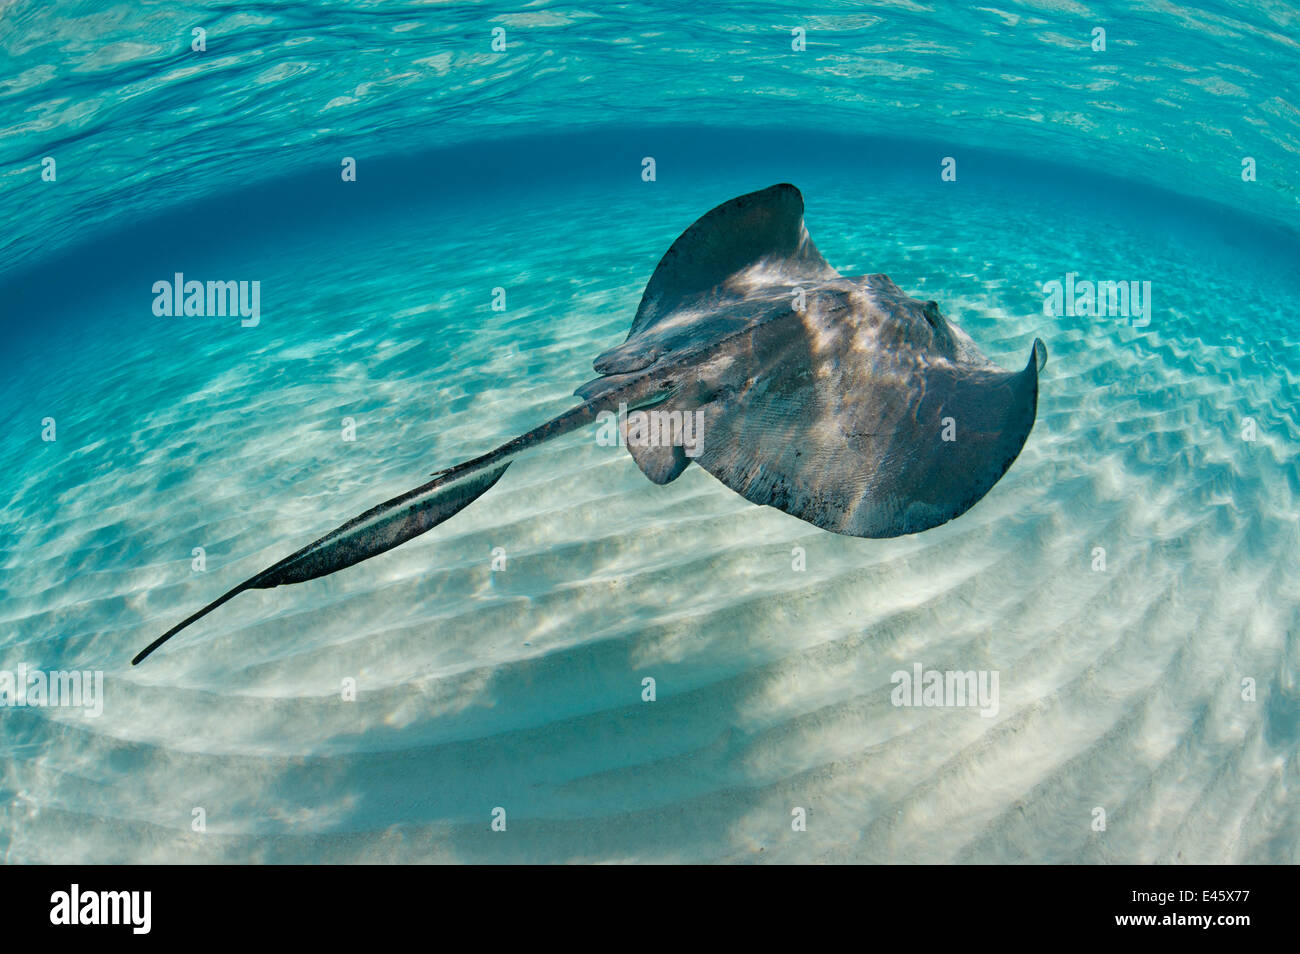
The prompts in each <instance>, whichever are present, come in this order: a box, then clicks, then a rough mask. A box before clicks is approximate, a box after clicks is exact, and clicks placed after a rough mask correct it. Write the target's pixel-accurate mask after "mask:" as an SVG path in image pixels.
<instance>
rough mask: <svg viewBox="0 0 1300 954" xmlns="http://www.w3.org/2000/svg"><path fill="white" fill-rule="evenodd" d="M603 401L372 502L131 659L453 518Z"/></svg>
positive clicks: (584, 421) (593, 413)
mask: <svg viewBox="0 0 1300 954" xmlns="http://www.w3.org/2000/svg"><path fill="white" fill-rule="evenodd" d="M602 406H603V404H597V403H594V402H590V401H588V402H584V403H583V404H581V405H579V406H578V407H575V408H573V409H572V410H569V411H566V412H564V413H563V414H561V415H560V416H559V417H556V418H553V419H551V420H550V421H547V422H546V423H545V424H543V425H542V426H541V427H537V428H534V429H533V430H531V431H529V432H528V433H526V434H522V435H520V436H519V437H516V438H515V439H514V440H512V441H510V442H508V443H506V444H502V445H501V446H500V447H498V448H497V449H496V450H494V451H492V452H491V453H488V454H484V455H483V456H482V457H476V458H474V459H473V460H467V461H465V462H464V463H463V464H457V465H456V466H455V467H452V468H449V469H447V470H443V471H439V472H438V473H436V474H434V475H433V476H434V479H433V480H431V481H429V482H428V483H427V484H423V485H421V486H419V487H416V488H415V489H414V490H410V491H407V492H406V493H404V494H402V495H401V496H400V497H394V498H393V499H392V500H387V501H385V502H384V503H381V504H380V505H379V506H377V507H372V508H371V509H369V510H367V511H366V512H365V513H363V514H361V515H360V516H357V517H353V518H352V519H351V520H349V521H348V522H347V523H345V524H343V525H342V526H341V527H339V528H337V529H335V530H331V531H330V532H329V533H327V534H325V536H323V537H321V538H320V539H319V540H316V541H314V542H313V543H309V544H307V546H305V547H303V548H302V549H301V550H299V551H297V552H296V553H293V554H290V555H289V556H287V557H285V558H284V559H283V560H281V561H280V562H279V563H276V564H275V565H274V566H270V567H267V568H266V569H265V570H263V571H262V572H261V573H259V574H257V575H256V576H254V577H252V578H251V579H247V580H245V581H244V582H243V583H240V584H239V585H238V586H236V587H235V588H234V589H233V590H230V591H229V592H227V593H224V594H222V595H221V596H219V597H217V598H216V599H215V600H213V601H212V602H211V603H209V604H208V605H207V606H205V607H203V609H201V610H199V611H198V612H197V613H195V614H194V615H193V616H190V617H188V618H187V619H185V620H183V621H182V622H180V623H177V624H176V625H175V626H173V627H172V628H171V629H169V630H167V632H165V633H163V634H162V635H161V636H159V637H158V638H157V639H155V640H154V641H153V642H152V643H150V644H149V645H148V646H146V647H145V648H144V649H142V650H140V652H138V653H137V654H136V656H135V658H134V659H132V660H131V665H133V666H135V665H139V663H140V662H141V661H143V660H144V659H146V658H147V657H148V656H149V654H150V653H152V652H153V651H154V650H155V649H157V648H158V647H159V646H161V645H162V644H163V643H165V642H167V640H169V639H171V638H172V637H173V636H175V635H176V634H177V633H179V632H180V631H181V630H183V629H184V628H185V627H186V626H189V625H190V624H191V623H193V622H194V621H196V620H198V619H201V618H203V617H204V616H207V615H208V614H209V613H211V612H212V611H213V610H214V609H216V608H217V607H218V606H220V605H221V604H222V603H225V602H226V601H227V600H229V599H231V598H232V597H235V596H238V595H239V594H240V593H242V592H244V590H265V589H270V588H271V587H273V586H281V585H283V584H286V583H301V582H303V581H304V580H314V579H316V578H317V577H319V576H325V575H327V574H329V573H333V572H335V571H336V570H342V569H343V568H344V567H349V566H352V565H353V564H354V563H360V562H361V561H362V560H368V559H369V558H370V557H372V556H377V555H378V554H380V553H384V552H386V551H388V550H391V549H393V547H395V546H398V545H400V544H402V543H405V542H406V541H407V540H410V539H411V538H412V537H418V536H419V535H420V534H422V533H425V532H426V531H428V530H432V529H433V528H434V527H436V526H437V525H438V524H440V523H442V522H443V521H444V520H446V519H448V518H449V517H452V516H454V515H455V514H457V513H459V512H460V511H461V510H464V509H465V508H466V507H468V506H469V505H470V504H471V503H473V502H474V501H475V500H477V499H478V498H479V497H481V496H482V495H483V494H484V493H486V492H487V491H488V490H489V489H490V488H491V487H492V485H493V484H495V483H496V482H497V481H498V480H499V479H500V478H501V475H502V474H504V473H505V472H506V468H507V467H509V466H510V463H511V461H512V460H513V459H514V458H515V457H516V456H517V455H518V454H520V453H522V452H523V451H526V450H528V449H529V448H532V447H536V446H537V445H538V444H542V443H544V442H546V441H548V440H551V439H552V438H555V437H559V436H560V435H562V434H567V433H569V432H570V431H573V430H576V429H577V428H579V427H582V426H583V425H584V424H588V423H590V422H591V421H593V420H595V419H596V415H597V414H598V413H599V410H600V408H601V407H602Z"/></svg>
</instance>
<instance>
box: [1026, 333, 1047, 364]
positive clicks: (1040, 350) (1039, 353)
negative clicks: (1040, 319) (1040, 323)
mask: <svg viewBox="0 0 1300 954" xmlns="http://www.w3.org/2000/svg"><path fill="white" fill-rule="evenodd" d="M1029 360H1030V361H1031V362H1032V363H1033V364H1035V365H1037V369H1036V370H1038V371H1042V370H1043V368H1044V367H1046V366H1047V345H1045V344H1043V339H1042V338H1035V339H1034V353H1033V354H1032V355H1030V357H1029Z"/></svg>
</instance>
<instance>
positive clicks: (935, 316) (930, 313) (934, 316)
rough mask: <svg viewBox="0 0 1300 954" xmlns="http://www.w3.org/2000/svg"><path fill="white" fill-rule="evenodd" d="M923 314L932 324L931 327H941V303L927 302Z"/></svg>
mask: <svg viewBox="0 0 1300 954" xmlns="http://www.w3.org/2000/svg"><path fill="white" fill-rule="evenodd" d="M921 314H923V315H925V320H926V321H928V322H929V323H930V327H932V328H937V327H939V322H940V321H941V320H942V316H941V315H940V314H939V303H938V302H937V301H927V302H926V303H925V305H924V307H922V308H921Z"/></svg>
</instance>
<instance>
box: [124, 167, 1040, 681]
mask: <svg viewBox="0 0 1300 954" xmlns="http://www.w3.org/2000/svg"><path fill="white" fill-rule="evenodd" d="M803 211H804V206H803V196H802V195H800V193H799V190H798V189H796V188H795V187H794V186H792V185H789V184H785V183H783V184H780V185H774V186H771V187H770V188H767V189H763V190H761V191H759V192H752V193H749V194H748V195H742V196H740V197H738V198H735V199H732V200H730V201H729V202H724V203H723V204H722V205H720V206H718V207H717V208H715V209H713V210H712V211H711V212H709V213H707V214H706V215H704V216H703V217H702V218H700V219H699V221H697V222H696V223H695V224H694V225H692V226H691V227H690V228H688V229H687V230H686V231H685V232H683V233H682V235H681V236H680V237H679V238H678V239H677V241H675V242H674V243H673V244H672V247H671V248H669V249H668V252H667V253H666V254H665V255H664V257H663V259H662V260H661V261H660V262H659V265H658V267H657V268H656V269H655V271H654V274H652V275H651V276H650V281H649V282H648V283H647V284H646V288H645V293H644V295H643V296H642V298H641V304H640V306H639V307H638V308H637V311H636V317H635V318H634V319H633V321H632V330H631V331H630V332H629V333H628V336H627V339H626V340H625V341H624V342H623V343H622V344H620V345H617V346H616V347H613V348H610V349H609V350H608V351H605V352H604V353H603V354H601V355H600V356H598V357H597V358H596V360H595V362H594V366H595V370H596V372H597V374H599V375H600V376H599V377H597V378H596V379H595V380H594V381H590V382H589V383H587V384H584V385H583V386H582V387H580V388H579V389H578V390H577V392H576V393H577V396H578V397H579V398H581V400H582V403H581V404H579V405H578V406H577V407H575V408H572V409H571V410H568V411H566V412H564V413H563V414H561V415H559V416H558V417H556V418H554V419H552V420H550V421H547V422H546V423H545V424H542V425H541V426H540V427H537V428H535V429H533V430H531V431H528V432H527V433H526V434H521V435H520V436H518V437H516V438H514V439H513V440H511V441H509V442H507V443H505V444H502V445H501V446H500V447H498V448H497V449H496V450H493V451H491V452H489V453H487V454H484V455H482V456H480V457H475V458H474V459H472V460H467V461H465V462H464V463H461V464H457V465H456V466H455V467H450V468H447V469H445V470H441V471H438V472H436V473H434V474H433V475H431V476H432V477H433V480H431V481H429V482H428V483H425V484H423V485H421V486H419V487H416V488H415V489H414V490H411V491H408V492H407V493H404V494H402V495H401V496H399V497H394V498H393V499H392V500H388V501H385V502H384V503H382V504H379V505H378V506H377V507H373V508H371V509H370V510H367V511H366V512H365V513H363V514H361V515H359V516H357V517H354V518H353V519H351V520H349V521H348V522H347V523H345V524H343V525H342V526H340V527H338V528H337V529H335V530H333V531H331V532H330V533H327V534H326V535H325V536H323V537H321V538H320V539H319V540H315V541H313V542H312V543H309V544H307V546H305V547H303V548H302V549H301V550H298V551H297V552H295V553H292V554H290V555H289V556H287V557H285V558H284V559H283V560H281V561H280V562H278V563H276V564H274V565H273V566H270V567H267V568H266V569H265V570H263V571H262V572H260V573H258V574H257V575H256V576H254V577H252V578H251V579H248V580H245V581H244V582H242V583H240V584H239V585H238V586H236V587H235V588H234V589H232V590H230V591H228V592H226V593H224V594H222V595H221V596H219V597H217V599H215V600H213V601H212V602H211V603H209V604H208V605H207V606H204V607H203V608H202V609H200V610H199V611H198V612H196V613H194V614H193V615H192V616H190V617H188V618H187V619H185V620H183V621H182V622H180V623H178V624H177V625H176V626H173V627H172V628H171V629H169V630H168V631H167V632H165V633H163V635H162V636H160V637H158V638H157V639H156V640H154V641H153V642H152V643H150V644H149V645H148V646H147V647H145V648H144V649H143V650H141V651H140V653H139V654H138V655H137V656H136V657H135V658H134V659H133V660H132V664H133V665H134V664H138V663H139V662H140V661H141V660H143V659H144V658H145V657H147V656H148V655H149V654H150V653H152V652H153V651H154V650H155V649H157V648H158V647H159V646H161V645H162V644H163V643H165V642H166V641H167V640H169V639H171V638H172V637H173V636H175V635H176V634H177V633H178V632H180V631H181V630H182V629H184V628H185V627H187V626H189V625H190V624H191V623H193V622H194V621H195V620H198V619H200V618H201V617H203V616H206V615H207V614H208V613H211V612H212V611H213V610H214V609H216V608H217V607H218V606H221V605H222V604H223V603H225V602H226V601H227V600H230V599H231V598H233V597H235V596H237V595H238V594H240V593H242V592H244V591H245V590H252V589H269V588H271V587H275V586H284V585H286V584H290V583H302V582H305V581H307V580H314V579H316V578H317V577H322V576H326V575H327V574H330V573H335V572H337V571H338V570H342V569H344V568H345V567H349V566H352V565H353V564H356V563H360V562H361V561H362V560H367V559H369V558H370V557H373V556H377V555H378V554H380V553H384V552H385V551H388V550H391V549H393V548H394V547H396V546H399V545H400V544H403V543H405V542H406V541H407V540H410V539H412V538H413V537H417V536H419V535H420V534H422V533H426V532H427V531H429V530H431V529H433V528H434V527H436V526H438V524H440V523H442V522H443V521H444V520H447V519H448V518H450V517H452V516H453V515H455V514H457V513H459V512H460V511H461V510H463V509H464V508H465V507H467V506H468V505H469V504H471V503H472V502H473V501H475V500H477V499H478V498H479V497H481V496H482V495H483V494H485V493H486V492H487V491H488V490H490V489H491V488H492V486H493V485H494V484H496V482H497V481H498V480H500V479H501V475H502V474H504V473H505V471H506V468H507V467H509V466H510V463H511V462H512V460H514V459H515V458H516V457H517V456H518V455H519V454H521V453H522V452H524V451H527V450H529V449H530V448H533V447H536V446H537V445H539V444H541V443H543V442H545V441H549V440H551V439H553V438H556V437H559V436H561V435H562V434H567V433H569V432H571V431H573V430H576V429H577V428H580V427H583V426H584V425H588V424H591V423H593V422H596V421H597V420H603V421H605V422H607V423H608V422H609V421H610V420H611V419H612V417H611V416H612V415H615V414H616V415H617V422H618V423H617V427H618V431H619V435H620V436H621V437H622V441H621V443H623V444H625V446H627V448H628V450H629V451H630V453H631V455H632V458H633V460H635V461H636V465H637V466H638V467H639V468H640V469H641V471H642V472H643V473H644V474H645V475H646V476H647V477H648V478H650V480H652V481H654V482H655V483H656V484H666V483H668V482H669V481H672V480H675V479H676V478H677V477H678V476H680V475H681V473H682V471H684V470H685V469H686V468H687V467H689V466H690V464H691V463H692V461H693V462H694V463H696V464H697V465H699V466H700V467H703V468H704V469H705V470H706V471H708V472H709V473H710V474H712V475H713V476H714V477H716V478H717V479H718V480H720V481H721V482H722V483H724V484H726V485H727V486H728V487H730V488H731V489H732V490H734V491H736V492H737V493H739V494H740V495H742V496H743V497H745V499H747V500H750V501H752V502H753V503H756V504H763V505H766V506H769V507H775V508H777V509H778V510H783V511H785V512H786V513H788V514H792V515H793V516H795V517H798V518H799V519H801V520H806V521H807V522H808V523H811V524H814V525H815V526H818V527H821V528H823V529H825V530H830V531H833V532H835V533H842V534H847V535H849V536H854V537H895V536H900V535H903V534H910V533H919V532H921V531H923V530H928V529H930V528H931V527H936V526H938V525H940V524H942V523H945V522H947V521H949V520H951V519H953V518H954V517H957V516H959V515H961V514H962V513H965V512H966V511H967V510H968V509H969V508H970V507H971V506H973V505H974V504H975V503H976V502H977V501H978V500H980V498H982V497H983V496H984V495H985V494H986V493H988V491H989V489H990V488H991V487H992V486H993V485H994V484H995V483H997V481H998V480H999V479H1000V478H1001V477H1002V475H1003V474H1005V473H1006V472H1007V469H1008V468H1009V467H1010V466H1011V463H1012V461H1014V460H1015V459H1016V456H1017V455H1018V454H1019V453H1020V449H1021V447H1023V446H1024V443H1025V440H1026V439H1027V438H1028V436H1029V431H1030V429H1031V428H1032V427H1033V424H1034V416H1035V413H1036V411H1037V406H1038V373H1039V371H1040V370H1041V369H1042V367H1043V365H1044V363H1045V361H1046V359H1047V350H1046V348H1045V347H1044V345H1043V343H1042V342H1041V341H1040V340H1038V339H1035V340H1034V343H1033V347H1032V350H1031V353H1030V355H1029V361H1028V364H1026V365H1025V368H1024V370H1022V371H1018V372H1009V371H1004V370H1003V369H1001V368H999V367H998V366H997V365H995V364H993V363H991V362H990V361H989V360H988V359H987V358H985V357H984V355H983V354H981V353H980V351H979V349H978V348H977V347H976V346H975V344H974V342H973V341H972V340H971V339H970V337H969V336H968V335H967V334H966V333H965V332H963V331H962V330H961V329H960V328H958V327H957V326H955V325H952V324H950V323H949V322H948V321H947V320H946V319H945V318H944V317H943V315H942V314H941V313H940V312H939V306H938V304H937V303H936V302H933V301H918V300H917V299H914V298H911V297H909V296H908V295H907V294H906V293H904V292H903V290H902V289H900V288H899V287H898V286H897V285H895V284H894V283H893V282H892V281H890V280H889V278H888V277H887V276H885V275H865V276H862V277H860V278H845V277H844V276H842V275H840V273H839V272H837V271H836V270H835V269H834V268H832V267H831V266H830V265H829V264H828V263H827V261H826V260H825V259H824V258H822V256H821V254H820V253H819V252H818V251H817V248H816V246H814V245H813V242H812V239H811V238H810V237H809V235H808V231H807V229H806V228H805V227H804V221H803ZM629 409H630V410H629ZM647 418H649V424H647ZM655 422H658V424H659V426H658V427H656V426H653V425H654V424H655ZM689 425H696V426H695V427H694V428H693V430H694V431H696V433H694V434H693V435H692V434H687V433H686V430H687V428H688V426H689ZM656 437H657V439H653V438H656ZM688 438H689V439H688Z"/></svg>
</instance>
